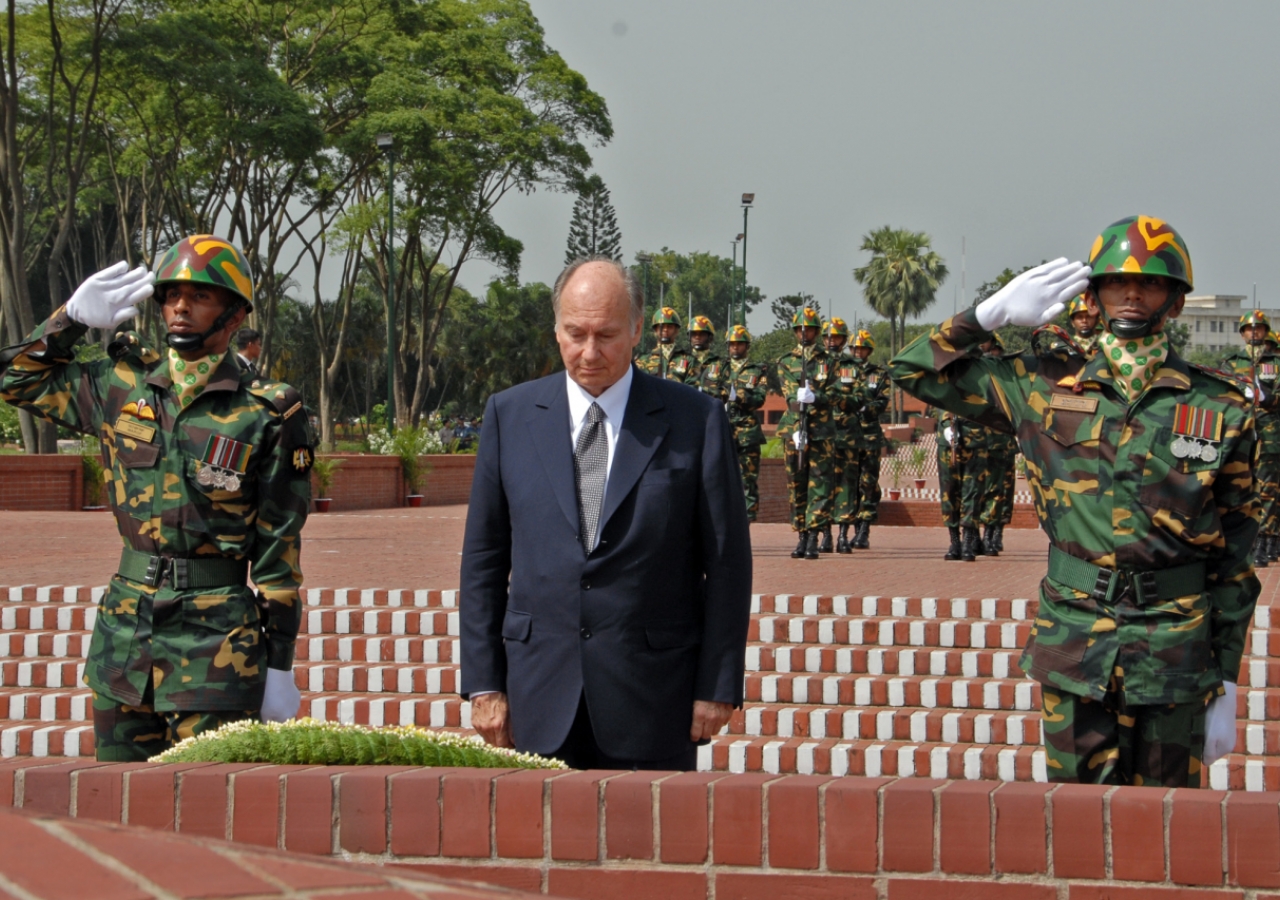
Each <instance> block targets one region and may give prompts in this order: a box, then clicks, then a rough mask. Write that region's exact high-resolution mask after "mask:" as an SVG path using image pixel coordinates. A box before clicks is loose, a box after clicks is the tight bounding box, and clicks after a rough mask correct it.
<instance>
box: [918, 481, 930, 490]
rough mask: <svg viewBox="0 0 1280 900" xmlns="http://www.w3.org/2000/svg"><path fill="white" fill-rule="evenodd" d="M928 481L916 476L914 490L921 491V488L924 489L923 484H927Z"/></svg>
mask: <svg viewBox="0 0 1280 900" xmlns="http://www.w3.org/2000/svg"><path fill="white" fill-rule="evenodd" d="M928 483H929V482H928V481H926V480H925V479H923V478H917V479H916V490H917V491H923V490H924V486H925V485H926V484H928Z"/></svg>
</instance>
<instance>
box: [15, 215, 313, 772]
mask: <svg viewBox="0 0 1280 900" xmlns="http://www.w3.org/2000/svg"><path fill="white" fill-rule="evenodd" d="M125 269H126V267H125V264H124V263H119V264H117V265H115V266H113V267H111V268H109V269H106V270H104V271H102V272H99V273H98V274H96V275H94V276H92V277H90V278H89V279H88V280H87V281H85V282H84V284H82V285H80V287H79V288H78V289H77V290H76V292H75V293H74V294H73V295H72V297H71V299H70V301H68V302H67V303H66V304H65V305H63V306H61V307H59V308H58V309H57V310H55V311H54V313H53V315H52V316H50V317H49V319H48V320H47V321H45V322H44V323H43V324H41V325H40V326H39V327H37V328H36V330H35V331H34V332H32V333H31V334H30V335H29V336H28V337H27V338H26V339H25V340H24V341H23V343H22V344H21V345H19V346H18V347H16V348H12V349H11V350H10V351H6V354H5V355H6V357H7V358H11V359H12V364H11V365H10V366H9V368H8V371H7V372H5V375H4V379H3V382H2V383H0V396H2V397H3V398H4V399H5V400H7V401H8V402H10V403H14V404H16V405H18V406H21V407H23V408H25V409H28V410H30V411H31V412H33V413H35V414H36V415H39V416H42V417H44V418H47V419H51V420H52V421H55V422H57V423H58V424H60V425H63V426H65V427H67V428H70V429H72V430H74V431H78V432H81V433H84V434H91V435H97V436H98V437H99V438H100V439H101V441H102V452H103V461H104V463H105V465H106V471H107V478H108V483H107V493H108V496H109V497H110V500H111V506H112V509H113V511H114V513H115V518H116V525H117V526H118V528H119V530H120V536H121V537H122V538H123V539H124V544H125V547H124V550H123V552H122V553H121V557H120V564H119V567H118V569H117V574H116V575H115V576H114V577H113V578H112V579H111V583H110V586H109V587H108V589H107V593H106V594H105V595H104V596H103V598H102V600H101V601H100V603H99V606H98V617H97V621H96V624H95V626H94V630H93V637H92V639H91V641H90V645H89V655H88V659H87V661H86V664H85V674H84V680H85V682H86V683H87V684H88V685H89V687H90V688H92V689H93V726H94V735H95V738H96V740H97V757H98V759H99V760H109V761H131V760H132V761H140V760H145V759H147V758H148V757H151V756H153V755H155V754H157V753H160V752H162V751H164V750H165V749H167V748H169V747H171V746H172V745H173V744H174V743H176V742H177V741H180V740H182V739H184V738H187V737H190V736H192V735H195V734H199V733H200V732H202V731H205V730H208V729H212V728H217V727H219V726H220V725H223V724H225V723H227V722H231V721H235V720H238V719H246V718H255V717H257V716H259V715H261V717H262V718H263V719H266V720H268V721H283V720H285V719H288V718H291V717H292V716H293V715H294V714H296V713H297V710H298V704H299V700H300V697H299V693H298V689H297V687H295V685H294V681H293V674H292V671H291V670H292V667H293V655H294V643H295V640H296V638H297V634H298V626H299V624H300V622H301V616H302V604H301V601H300V599H299V589H300V588H301V586H302V571H301V569H300V567H299V555H300V551H301V542H302V537H301V532H302V526H303V523H304V522H305V521H306V518H307V506H308V504H309V502H310V496H311V485H310V469H311V464H312V449H311V441H310V432H309V429H308V427H307V416H306V413H305V412H304V410H303V406H302V401H301V399H300V397H299V396H298V394H297V392H296V391H294V390H293V388H291V387H289V386H288V385H285V384H279V383H273V382H268V381H262V380H259V379H257V378H256V377H255V376H254V375H253V374H252V373H251V372H248V371H246V370H244V369H242V368H241V367H240V365H239V363H238V362H237V361H236V358H235V354H234V351H229V349H228V344H229V342H230V340H231V336H232V335H233V334H234V333H235V331H236V329H237V328H239V327H240V323H241V322H243V321H244V317H245V314H246V313H248V312H249V311H250V310H252V308H253V305H252V304H253V300H252V298H253V285H252V280H251V277H250V272H249V267H248V265H247V264H246V262H245V258H244V255H243V254H242V253H241V252H240V251H239V249H237V248H236V247H234V246H232V245H231V244H230V243H228V242H227V241H225V240H223V239H221V238H218V237H214V236H212V235H196V236H194V237H189V238H185V239H183V240H182V241H180V242H179V243H178V244H176V245H175V246H173V247H172V248H170V249H169V251H168V252H167V253H165V254H164V256H163V257H162V258H161V260H160V264H159V266H158V267H157V270H156V275H155V276H153V275H152V274H151V273H150V272H148V271H146V269H144V268H142V267H139V268H137V269H134V270H133V271H132V272H126V271H125ZM153 280H154V282H155V284H154V297H155V301H156V302H157V303H159V304H160V309H161V313H162V315H163V317H164V322H165V325H166V327H167V329H168V334H167V336H166V338H165V341H166V344H167V346H166V347H165V348H164V349H163V350H160V351H157V350H155V349H152V348H151V347H150V346H148V345H147V344H146V342H145V341H144V340H143V339H142V338H141V337H140V336H139V335H138V334H137V333H136V332H127V333H125V334H122V335H119V336H117V338H116V339H115V340H114V341H113V342H112V343H111V345H110V347H109V349H108V355H109V358H107V359H103V360H98V361H94V362H84V363H81V362H76V354H75V347H76V344H77V343H78V342H79V340H80V338H81V336H82V335H84V333H85V330H86V328H104V329H106V328H110V329H115V328H117V327H119V326H120V325H121V324H123V323H124V322H126V321H128V320H129V319H131V318H133V317H134V316H135V315H136V314H137V309H136V306H137V304H139V303H141V302H142V301H143V300H144V299H146V298H147V297H149V296H153V286H152V282H153ZM246 579H252V581H253V584H254V585H256V587H257V593H256V594H255V593H254V592H253V591H251V590H250V589H249V588H248V586H247V584H246Z"/></svg>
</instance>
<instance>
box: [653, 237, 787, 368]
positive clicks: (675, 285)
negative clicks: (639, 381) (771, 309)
mask: <svg viewBox="0 0 1280 900" xmlns="http://www.w3.org/2000/svg"><path fill="white" fill-rule="evenodd" d="M649 255H650V262H649V274H648V285H649V287H648V291H649V293H648V296H647V297H646V298H645V333H644V339H643V340H642V341H641V344H640V351H641V352H647V351H648V350H649V349H650V348H651V347H652V346H653V344H652V340H653V335H652V332H651V331H650V330H649V327H648V323H649V319H650V317H651V316H652V315H653V313H654V312H655V311H656V310H657V308H658V304H659V302H661V303H663V304H665V305H666V306H670V307H672V308H674V309H675V310H676V311H677V312H678V313H680V318H681V319H687V318H688V317H689V316H691V315H693V316H706V317H707V318H708V319H710V320H711V324H712V325H713V326H714V327H715V329H716V334H717V335H719V336H721V337H723V336H724V333H725V330H726V328H727V327H728V325H729V321H730V315H731V313H730V310H731V309H732V310H733V311H734V312H733V313H732V315H734V316H736V315H737V310H738V308H739V305H740V304H741V302H742V297H741V295H742V267H741V266H735V265H734V264H733V260H731V259H728V258H727V257H723V256H716V255H715V254H714V253H702V252H701V251H697V250H695V251H694V252H692V253H677V252H676V251H674V250H671V249H669V248H667V247H663V248H662V250H661V251H660V252H658V253H651V254H649ZM634 269H635V274H636V277H637V278H639V279H640V280H641V282H642V283H643V282H644V279H645V274H644V270H643V268H642V267H640V266H636V267H634ZM763 301H764V295H763V294H762V293H760V289H759V288H758V287H755V286H753V285H750V284H749V285H747V309H748V310H750V309H753V308H754V307H756V306H758V305H759V304H760V303H762V302H763ZM687 324H688V323H687V322H686V325H687Z"/></svg>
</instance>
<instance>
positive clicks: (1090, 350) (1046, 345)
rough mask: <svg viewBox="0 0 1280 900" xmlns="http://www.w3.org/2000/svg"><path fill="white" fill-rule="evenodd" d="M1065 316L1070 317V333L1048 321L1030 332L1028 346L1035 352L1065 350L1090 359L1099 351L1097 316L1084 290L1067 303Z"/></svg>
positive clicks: (1040, 354)
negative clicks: (1047, 323)
mask: <svg viewBox="0 0 1280 900" xmlns="http://www.w3.org/2000/svg"><path fill="white" fill-rule="evenodd" d="M1067 318H1068V319H1069V320H1070V321H1071V332H1070V333H1068V332H1066V331H1064V330H1063V329H1062V328H1059V327H1058V326H1057V325H1053V324H1049V325H1041V326H1040V327H1039V328H1037V329H1036V330H1035V332H1034V333H1033V334H1032V335H1031V348H1032V350H1034V351H1035V353H1036V355H1037V356H1044V355H1046V354H1049V353H1066V354H1075V355H1076V356H1083V357H1084V358H1085V359H1091V358H1092V357H1093V354H1095V353H1097V352H1098V335H1099V333H1100V329H1099V328H1098V316H1097V314H1096V313H1093V312H1090V311H1089V304H1088V303H1086V302H1085V299H1084V295H1083V294H1081V295H1080V296H1079V297H1076V298H1075V299H1074V300H1072V301H1071V302H1070V303H1069V304H1067Z"/></svg>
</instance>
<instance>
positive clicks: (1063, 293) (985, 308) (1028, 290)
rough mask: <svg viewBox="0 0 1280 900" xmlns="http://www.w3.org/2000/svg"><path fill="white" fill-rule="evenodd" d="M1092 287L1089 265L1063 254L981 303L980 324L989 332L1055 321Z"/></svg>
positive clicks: (1016, 279) (1022, 276)
mask: <svg viewBox="0 0 1280 900" xmlns="http://www.w3.org/2000/svg"><path fill="white" fill-rule="evenodd" d="M1088 286H1089V267H1088V266H1086V265H1085V264H1084V263H1079V262H1068V261H1067V258H1066V257H1065V256H1064V257H1059V258H1058V259H1055V260H1054V261H1053V262H1047V263H1044V264H1042V265H1039V266H1036V267H1035V268H1034V269H1028V270H1027V271H1025V272H1023V273H1022V274H1021V275H1018V276H1017V277H1016V278H1014V279H1013V280H1012V281H1010V282H1009V283H1008V284H1006V285H1005V286H1004V287H1002V288H1000V290H998V291H996V292H995V293H994V294H992V295H991V296H990V297H988V298H987V299H986V300H983V301H982V302H981V303H979V304H978V308H977V310H976V311H975V312H976V314H977V316H978V324H979V325H981V326H982V327H983V328H984V329H986V330H987V331H995V330H996V329H997V328H1003V327H1004V326H1005V325H1028V326H1032V327H1038V326H1040V325H1044V324H1046V323H1047V322H1052V321H1053V320H1054V319H1056V318H1057V317H1058V315H1059V314H1060V313H1061V312H1062V311H1063V310H1064V309H1066V308H1067V303H1068V301H1070V300H1071V298H1073V297H1075V296H1076V295H1077V294H1080V293H1082V292H1083V291H1084V289H1085V288H1087V287H1088Z"/></svg>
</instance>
